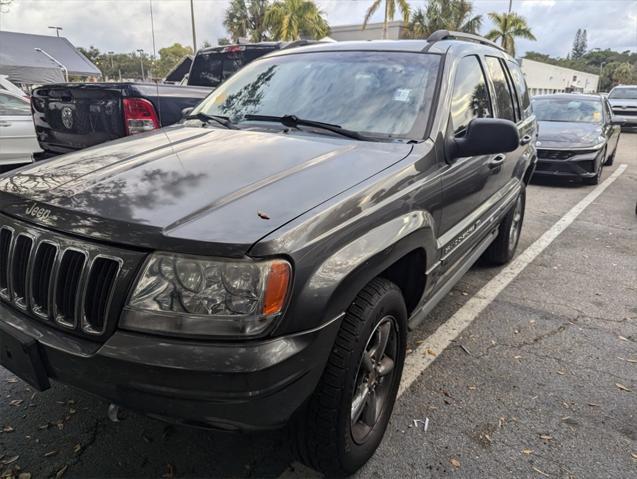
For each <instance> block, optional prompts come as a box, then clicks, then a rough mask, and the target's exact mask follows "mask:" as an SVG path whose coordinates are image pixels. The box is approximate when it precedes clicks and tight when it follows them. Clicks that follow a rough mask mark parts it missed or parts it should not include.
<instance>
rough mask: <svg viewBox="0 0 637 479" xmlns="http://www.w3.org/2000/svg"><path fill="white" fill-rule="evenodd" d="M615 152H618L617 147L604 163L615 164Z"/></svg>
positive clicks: (607, 164)
mask: <svg viewBox="0 0 637 479" xmlns="http://www.w3.org/2000/svg"><path fill="white" fill-rule="evenodd" d="M615 153H617V148H615V151H613V154H612V155H610V156H609V157H608V158H607V159H606V163H604V164H605V165H606V166H611V165H612V164H613V162H614V161H615Z"/></svg>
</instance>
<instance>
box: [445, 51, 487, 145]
mask: <svg viewBox="0 0 637 479" xmlns="http://www.w3.org/2000/svg"><path fill="white" fill-rule="evenodd" d="M491 116H492V113H491V101H490V99H489V91H488V89H487V83H486V81H485V78H484V72H483V71H482V67H481V66H480V61H479V60H478V57H476V56H473V55H472V56H468V57H464V58H463V59H462V60H460V63H459V64H458V70H457V71H456V78H455V81H454V85H453V97H452V98H451V126H452V128H453V132H454V134H455V135H462V134H463V133H464V132H465V130H466V129H467V126H468V125H469V123H470V122H471V120H473V119H474V118H484V117H491Z"/></svg>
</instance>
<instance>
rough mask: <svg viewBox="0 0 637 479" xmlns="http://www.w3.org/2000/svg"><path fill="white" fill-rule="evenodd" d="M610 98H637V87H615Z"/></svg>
mask: <svg viewBox="0 0 637 479" xmlns="http://www.w3.org/2000/svg"><path fill="white" fill-rule="evenodd" d="M608 98H610V99H612V100H637V87H635V88H614V89H613V91H611V92H610V94H609V95H608Z"/></svg>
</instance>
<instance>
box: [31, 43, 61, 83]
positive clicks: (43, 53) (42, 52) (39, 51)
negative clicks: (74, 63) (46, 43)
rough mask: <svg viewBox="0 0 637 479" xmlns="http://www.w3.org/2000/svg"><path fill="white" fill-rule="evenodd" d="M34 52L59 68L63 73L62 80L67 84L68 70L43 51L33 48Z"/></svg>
mask: <svg viewBox="0 0 637 479" xmlns="http://www.w3.org/2000/svg"><path fill="white" fill-rule="evenodd" d="M34 50H35V51H36V52H38V53H41V54H42V55H44V56H45V57H47V58H48V59H49V60H52V61H53V62H54V63H55V64H56V65H57V66H59V67H60V69H61V70H62V71H63V72H64V80H65V81H66V82H67V83H68V82H69V71H68V69H67V68H66V67H65V66H64V65H63V64H62V63H60V62H59V61H57V60H56V59H55V58H54V57H53V56H51V55H49V54H48V53H47V52H45V51H44V50H42V49H41V48H34Z"/></svg>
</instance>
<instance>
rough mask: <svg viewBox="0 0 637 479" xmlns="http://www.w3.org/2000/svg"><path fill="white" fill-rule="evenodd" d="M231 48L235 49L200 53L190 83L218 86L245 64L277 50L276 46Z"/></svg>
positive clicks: (193, 65) (193, 67)
mask: <svg viewBox="0 0 637 479" xmlns="http://www.w3.org/2000/svg"><path fill="white" fill-rule="evenodd" d="M229 48H232V49H233V50H232V51H223V50H213V51H211V52H205V53H198V54H197V55H196V56H195V59H194V61H193V64H192V67H191V69H190V75H189V77H188V84H189V85H196V86H210V87H217V86H219V85H220V84H221V83H222V82H224V81H225V80H227V79H228V78H229V77H231V76H232V75H233V74H234V73H235V72H236V71H238V70H239V69H241V68H242V67H243V66H244V65H247V64H248V63H250V62H252V61H253V60H255V59H257V58H259V57H260V56H263V55H265V54H266V53H270V52H272V51H274V50H275V49H274V48H245V47H237V48H244V49H243V50H236V51H235V50H234V48H235V47H229Z"/></svg>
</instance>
